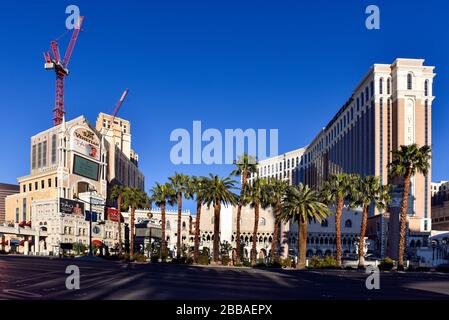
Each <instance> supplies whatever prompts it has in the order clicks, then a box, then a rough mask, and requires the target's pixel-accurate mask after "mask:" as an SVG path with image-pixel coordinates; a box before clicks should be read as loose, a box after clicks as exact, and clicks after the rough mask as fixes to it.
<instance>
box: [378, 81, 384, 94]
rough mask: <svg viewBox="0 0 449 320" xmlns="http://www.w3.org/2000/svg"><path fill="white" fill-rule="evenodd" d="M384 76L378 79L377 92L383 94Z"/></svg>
mask: <svg viewBox="0 0 449 320" xmlns="http://www.w3.org/2000/svg"><path fill="white" fill-rule="evenodd" d="M383 88H384V78H380V79H379V94H383Z"/></svg>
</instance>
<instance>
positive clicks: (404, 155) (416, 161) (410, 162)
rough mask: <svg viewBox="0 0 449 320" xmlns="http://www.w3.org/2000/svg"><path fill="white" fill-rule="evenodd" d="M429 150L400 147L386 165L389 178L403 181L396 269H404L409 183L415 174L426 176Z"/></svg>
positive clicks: (393, 152) (426, 148) (426, 147)
mask: <svg viewBox="0 0 449 320" xmlns="http://www.w3.org/2000/svg"><path fill="white" fill-rule="evenodd" d="M431 152H432V150H431V148H430V147H429V146H427V145H425V146H422V147H418V146H417V145H416V144H412V145H409V146H401V147H400V149H399V150H394V151H392V161H391V163H389V164H388V168H389V170H390V172H389V173H390V178H395V177H399V178H402V180H403V186H404V191H403V193H402V204H401V216H400V233H399V234H400V238H399V253H398V269H400V270H402V269H404V251H405V228H406V223H407V210H408V198H409V194H410V182H411V179H412V177H413V176H414V175H415V174H416V173H421V174H423V175H424V176H425V175H427V173H428V172H429V169H430V159H431Z"/></svg>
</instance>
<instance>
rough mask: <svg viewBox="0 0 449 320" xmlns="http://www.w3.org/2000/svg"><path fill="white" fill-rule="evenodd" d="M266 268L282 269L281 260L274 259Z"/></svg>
mask: <svg viewBox="0 0 449 320" xmlns="http://www.w3.org/2000/svg"><path fill="white" fill-rule="evenodd" d="M268 267H270V268H282V267H283V265H282V262H281V260H280V259H279V258H275V259H273V261H271V262H270V263H269V264H268Z"/></svg>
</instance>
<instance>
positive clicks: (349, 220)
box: [321, 219, 352, 228]
mask: <svg viewBox="0 0 449 320" xmlns="http://www.w3.org/2000/svg"><path fill="white" fill-rule="evenodd" d="M321 226H322V227H323V228H327V227H328V226H329V222H328V221H327V220H323V221H322V222H321ZM345 228H352V220H351V219H347V220H346V221H345Z"/></svg>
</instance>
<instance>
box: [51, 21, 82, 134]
mask: <svg viewBox="0 0 449 320" xmlns="http://www.w3.org/2000/svg"><path fill="white" fill-rule="evenodd" d="M83 20H84V17H83V16H81V17H79V20H78V23H77V24H76V25H75V28H74V29H73V33H72V38H71V39H70V43H69V45H68V47H67V50H66V52H65V55H64V58H63V60H62V61H61V55H60V54H59V46H58V42H57V40H53V41H51V43H50V48H51V53H52V54H53V57H52V55H51V53H50V52H46V53H45V52H44V59H45V65H44V67H45V69H46V70H54V71H55V74H56V96H55V107H54V109H53V125H54V126H57V125H60V124H61V123H62V121H63V118H64V113H65V109H64V79H65V77H67V76H68V75H69V69H68V65H69V62H70V58H71V56H72V53H73V49H74V48H75V44H76V41H77V40H78V35H79V33H80V31H81V25H82V23H83Z"/></svg>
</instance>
